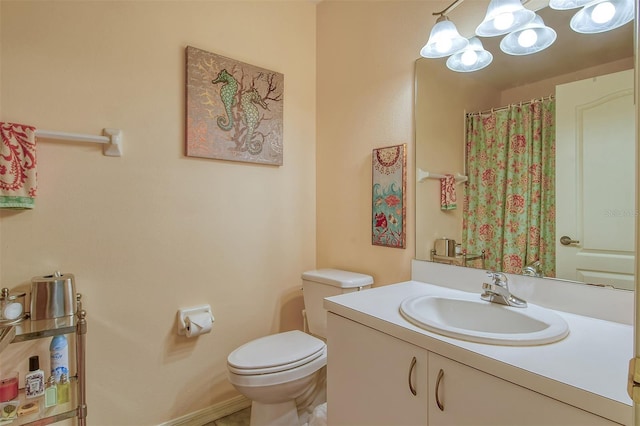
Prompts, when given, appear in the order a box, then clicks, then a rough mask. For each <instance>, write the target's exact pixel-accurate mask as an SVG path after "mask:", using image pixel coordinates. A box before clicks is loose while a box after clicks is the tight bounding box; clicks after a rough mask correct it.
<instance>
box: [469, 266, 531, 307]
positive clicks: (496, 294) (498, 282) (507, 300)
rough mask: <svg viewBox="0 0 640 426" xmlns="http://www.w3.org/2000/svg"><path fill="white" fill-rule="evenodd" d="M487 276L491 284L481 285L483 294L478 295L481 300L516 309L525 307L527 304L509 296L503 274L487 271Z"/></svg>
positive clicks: (507, 283) (506, 280)
mask: <svg viewBox="0 0 640 426" xmlns="http://www.w3.org/2000/svg"><path fill="white" fill-rule="evenodd" d="M487 276H489V278H491V280H492V282H491V284H487V283H482V289H483V290H484V293H482V294H481V295H480V298H481V299H482V300H486V301H487V302H493V303H500V304H502V305H507V306H514V307H516V308H526V307H527V302H525V301H524V300H522V299H520V298H519V297H516V296H514V295H513V294H511V292H510V291H509V282H508V279H507V276H506V275H505V274H503V273H502V272H491V271H487Z"/></svg>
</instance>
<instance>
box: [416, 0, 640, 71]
mask: <svg viewBox="0 0 640 426" xmlns="http://www.w3.org/2000/svg"><path fill="white" fill-rule="evenodd" d="M527 1H529V0H491V1H490V3H489V6H488V8H487V13H486V15H485V18H484V20H483V21H482V23H481V24H480V25H478V27H477V28H476V35H477V36H480V37H493V36H498V35H503V34H508V35H507V36H505V37H504V39H503V40H502V41H501V42H500V49H501V50H502V51H503V52H505V53H507V54H509V55H529V54H532V53H536V52H540V51H541V50H544V49H546V48H547V47H549V46H550V45H552V44H553V43H554V42H555V40H556V38H557V34H556V32H555V30H554V29H552V28H551V27H548V26H546V25H545V24H544V22H543V20H542V18H541V17H540V16H538V15H537V14H536V13H535V12H534V11H532V10H529V9H526V8H525V7H524V6H523V3H527ZM637 1H638V0H549V7H550V8H552V9H557V10H567V9H574V8H578V7H582V9H581V10H580V11H579V12H578V13H576V14H575V15H574V16H573V18H572V19H571V24H570V26H571V29H573V30H574V31H576V32H578V33H585V34H595V33H601V32H605V31H610V30H613V29H615V28H618V27H621V26H622V25H624V24H627V23H629V22H631V21H632V20H633V18H634V13H635V2H637ZM462 2H464V0H454V1H453V3H451V4H450V5H449V6H448V7H447V8H446V9H444V10H443V11H441V12H435V13H433V15H434V16H438V19H437V20H436V25H435V26H434V27H433V28H432V29H431V33H430V35H429V41H427V44H425V45H424V47H423V48H422V49H421V50H420V55H421V56H423V57H425V58H444V57H445V56H450V58H448V59H447V67H448V68H449V69H451V70H453V71H458V72H470V71H477V70H480V69H482V68H484V67H486V66H487V65H489V64H490V63H491V61H492V60H493V55H492V54H491V53H490V52H488V51H486V50H485V49H484V47H483V46H482V42H481V41H480V40H479V39H478V38H477V37H472V38H471V39H469V40H467V39H466V38H464V37H462V36H461V35H460V33H458V30H457V28H456V26H455V25H454V24H453V22H451V21H450V20H449V18H448V17H447V16H446V14H447V13H449V12H450V11H452V10H453V9H454V8H455V7H457V6H458V5H460V4H461V3H462Z"/></svg>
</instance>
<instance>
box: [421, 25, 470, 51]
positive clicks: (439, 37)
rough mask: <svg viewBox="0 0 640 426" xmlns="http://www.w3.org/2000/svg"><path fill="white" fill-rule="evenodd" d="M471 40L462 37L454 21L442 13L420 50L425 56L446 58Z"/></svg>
mask: <svg viewBox="0 0 640 426" xmlns="http://www.w3.org/2000/svg"><path fill="white" fill-rule="evenodd" d="M467 44H469V41H468V40H467V39H466V38H464V37H462V36H461V35H460V33H458V30H457V29H456V26H455V25H453V22H451V21H450V20H449V18H447V17H446V16H444V15H442V16H441V17H439V18H438V20H437V21H436V25H434V27H433V28H432V29H431V34H430V35H429V41H427V44H425V45H424V47H423V48H422V49H421V50H420V56H423V57H425V58H444V57H445V56H449V55H451V54H453V53H455V52H457V51H458V50H460V49H464V48H465V47H466V46H467Z"/></svg>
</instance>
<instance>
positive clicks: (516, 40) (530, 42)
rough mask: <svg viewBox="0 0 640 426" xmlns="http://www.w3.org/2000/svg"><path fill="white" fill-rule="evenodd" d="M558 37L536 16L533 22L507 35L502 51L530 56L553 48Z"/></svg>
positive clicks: (503, 41) (501, 46)
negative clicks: (550, 47)
mask: <svg viewBox="0 0 640 426" xmlns="http://www.w3.org/2000/svg"><path fill="white" fill-rule="evenodd" d="M556 37H557V34H556V32H555V30H554V29H553V28H551V27H547V26H546V25H545V24H544V21H543V20H542V18H541V17H540V16H539V15H537V14H536V16H535V18H534V19H533V21H531V22H530V23H528V24H526V25H525V26H523V27H522V28H518V29H517V30H515V31H513V32H511V33H510V34H508V35H506V36H505V37H504V38H503V39H502V41H501V42H500V50H502V51H503V52H504V53H507V54H509V55H530V54H532V53H536V52H540V51H541V50H544V49H546V48H547V47H549V46H551V45H552V44H553V42H554V41H556Z"/></svg>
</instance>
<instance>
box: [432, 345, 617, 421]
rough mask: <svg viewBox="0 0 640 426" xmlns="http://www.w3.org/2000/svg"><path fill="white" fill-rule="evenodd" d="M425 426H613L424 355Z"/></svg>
mask: <svg viewBox="0 0 640 426" xmlns="http://www.w3.org/2000/svg"><path fill="white" fill-rule="evenodd" d="M428 374H429V389H430V391H429V425H430V426H437V425H474V426H479V425H491V426H497V425H505V426H515V425H535V426H542V425H563V426H565V425H576V426H578V425H579V426H587V425H615V424H617V423H614V422H611V421H609V420H607V419H604V418H602V417H599V416H596V415H594V414H591V413H588V412H586V411H583V410H581V409H579V408H576V407H573V406H571V405H567V404H564V403H562V402H560V401H557V400H555V399H552V398H549V397H546V396H544V395H542V394H539V393H537V392H533V391H531V390H529V389H526V388H523V387H521V386H518V385H515V384H513V383H511V382H507V381H505V380H502V379H499V378H497V377H495V376H492V375H489V374H486V373H483V372H481V371H479V370H476V369H474V368H471V367H468V366H466V365H463V364H460V363H458V362H455V361H452V360H450V359H448V358H444V357H442V356H439V355H437V354H434V353H429V373H428Z"/></svg>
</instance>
